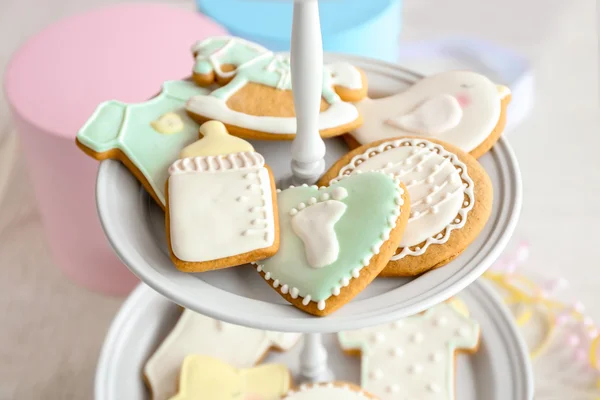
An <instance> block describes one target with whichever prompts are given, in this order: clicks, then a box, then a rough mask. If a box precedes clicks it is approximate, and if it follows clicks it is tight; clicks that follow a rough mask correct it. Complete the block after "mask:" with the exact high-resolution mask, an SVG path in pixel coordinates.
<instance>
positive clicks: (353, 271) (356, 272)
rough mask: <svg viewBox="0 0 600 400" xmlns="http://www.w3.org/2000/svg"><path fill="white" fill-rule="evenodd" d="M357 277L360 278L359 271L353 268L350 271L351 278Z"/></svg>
mask: <svg viewBox="0 0 600 400" xmlns="http://www.w3.org/2000/svg"><path fill="white" fill-rule="evenodd" d="M359 276H360V269H358V268H354V269H353V270H352V277H353V278H358V277H359Z"/></svg>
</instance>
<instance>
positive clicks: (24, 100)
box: [5, 4, 225, 295]
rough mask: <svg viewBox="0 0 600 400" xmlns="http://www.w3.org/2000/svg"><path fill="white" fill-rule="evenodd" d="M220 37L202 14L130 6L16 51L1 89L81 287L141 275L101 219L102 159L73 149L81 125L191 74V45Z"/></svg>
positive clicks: (44, 209) (58, 250) (127, 284)
mask: <svg viewBox="0 0 600 400" xmlns="http://www.w3.org/2000/svg"><path fill="white" fill-rule="evenodd" d="M222 34H225V30H224V29H223V28H221V27H220V26H218V25H217V24H216V23H214V22H212V21H211V20H209V19H208V18H206V17H204V16H202V15H200V14H198V13H196V12H192V11H186V10H183V9H179V8H173V7H170V6H166V5H159V4H144V5H142V4H139V5H138V4H128V5H120V6H113V7H106V8H102V9H98V10H95V11H92V12H88V13H84V14H79V15H76V16H74V17H70V18H67V19H64V20H62V21H60V22H58V23H56V24H54V25H52V26H50V27H49V28H47V29H45V30H44V31H42V32H41V33H40V34H38V35H37V36H35V37H33V38H32V39H30V40H29V41H28V42H27V43H26V44H25V45H24V46H23V47H22V48H21V49H20V50H19V51H17V52H16V53H15V55H14V56H13V58H12V60H11V62H10V64H9V66H8V68H7V72H6V75H5V90H6V95H7V97H8V101H9V103H10V105H11V107H12V111H13V116H14V120H15V124H16V127H17V130H18V132H19V133H20V134H21V140H22V143H23V148H24V149H25V157H26V160H27V162H28V165H29V170H30V175H31V178H32V180H33V185H34V189H35V193H36V196H37V199H38V202H39V207H40V210H41V213H42V217H43V221H44V226H45V228H46V231H47V234H48V241H49V243H50V246H51V249H52V251H53V254H54V257H55V260H56V261H57V263H58V265H60V266H61V267H62V268H63V269H64V271H65V273H66V274H67V275H68V276H69V277H71V278H72V279H73V280H75V281H76V282H78V283H80V284H82V285H83V286H85V287H87V288H90V289H92V290H96V291H100V292H103V293H106V294H116V295H122V294H126V293H128V292H129V291H130V290H131V289H132V288H133V287H134V285H135V284H136V283H137V279H136V278H135V277H134V276H133V275H132V274H131V273H130V272H129V271H128V270H127V268H126V267H125V266H124V265H123V264H122V263H121V262H120V261H119V260H118V258H117V257H116V256H115V255H114V253H113V251H112V249H111V248H110V246H109V244H108V241H107V240H106V238H105V236H104V233H103V231H102V228H101V226H100V223H99V221H98V217H97V214H96V202H95V183H96V172H97V168H98V162H96V161H95V160H93V159H91V158H89V157H88V156H86V155H85V154H83V152H81V150H79V149H78V148H77V147H76V145H75V135H76V133H77V131H78V129H79V128H80V127H81V126H82V125H83V124H84V123H85V121H86V120H87V118H88V117H89V116H90V115H91V114H92V112H93V111H94V109H95V108H96V106H97V105H98V104H99V103H101V102H102V101H105V100H110V99H116V100H121V101H125V102H140V101H144V100H146V99H148V98H150V97H152V96H153V95H155V94H156V93H158V92H159V90H160V86H161V84H162V82H163V81H165V80H170V79H179V78H182V77H185V76H188V75H189V74H190V70H191V67H192V63H191V62H192V58H191V54H190V47H191V45H192V44H193V43H194V41H196V40H198V39H202V38H204V37H207V36H212V35H222Z"/></svg>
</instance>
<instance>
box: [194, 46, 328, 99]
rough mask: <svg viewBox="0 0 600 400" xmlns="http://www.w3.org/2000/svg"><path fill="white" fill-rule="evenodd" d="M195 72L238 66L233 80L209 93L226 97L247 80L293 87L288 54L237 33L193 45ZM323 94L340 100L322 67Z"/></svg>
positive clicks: (325, 97)
mask: <svg viewBox="0 0 600 400" xmlns="http://www.w3.org/2000/svg"><path fill="white" fill-rule="evenodd" d="M194 51H195V54H196V63H195V65H194V72H195V73H198V74H209V73H211V72H213V71H215V70H220V68H221V67H222V66H223V65H227V64H231V65H234V66H236V67H237V69H236V71H235V76H234V78H233V80H232V81H231V82H230V83H228V84H227V85H225V86H223V87H222V88H219V89H217V90H215V91H214V92H212V93H211V94H210V95H211V96H214V97H217V98H219V99H222V100H227V99H228V98H229V97H230V96H231V95H233V94H234V93H235V92H237V91H238V90H239V89H240V88H241V87H243V86H244V85H245V84H246V83H248V82H254V83H259V84H262V85H266V86H271V87H274V88H277V89H280V90H291V88H292V80H291V73H290V71H291V67H290V59H289V55H287V54H274V53H273V52H271V51H269V50H267V49H265V48H264V47H262V46H260V45H258V44H255V43H252V42H248V41H246V40H243V39H240V38H235V37H215V38H209V39H206V40H203V41H202V42H200V43H199V44H198V45H196V46H195V48H194ZM322 79H323V89H322V95H323V98H324V99H325V101H327V102H328V103H329V104H333V103H335V102H338V101H340V97H339V96H338V95H337V93H335V90H334V89H333V85H332V80H331V73H330V72H329V71H328V70H327V69H326V68H324V70H323V78H322Z"/></svg>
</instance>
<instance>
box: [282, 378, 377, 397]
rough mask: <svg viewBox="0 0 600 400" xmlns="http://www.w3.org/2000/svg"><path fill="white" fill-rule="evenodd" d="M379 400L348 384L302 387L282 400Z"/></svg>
mask: <svg viewBox="0 0 600 400" xmlns="http://www.w3.org/2000/svg"><path fill="white" fill-rule="evenodd" d="M367 399H372V400H377V397H375V396H373V395H372V394H369V393H367V392H365V391H364V390H362V389H361V388H359V387H358V386H356V385H353V384H351V383H346V382H330V383H321V384H315V385H302V386H300V387H299V388H298V389H295V390H292V391H290V392H289V393H288V394H287V395H286V396H284V397H283V398H282V400H367Z"/></svg>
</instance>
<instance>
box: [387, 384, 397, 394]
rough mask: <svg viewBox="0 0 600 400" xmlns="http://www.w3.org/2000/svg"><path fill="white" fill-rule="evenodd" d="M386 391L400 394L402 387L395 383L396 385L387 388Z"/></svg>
mask: <svg viewBox="0 0 600 400" xmlns="http://www.w3.org/2000/svg"><path fill="white" fill-rule="evenodd" d="M386 391H387V392H388V393H398V392H400V385H398V384H397V383H394V384H392V385H390V386H388V387H387V388H386Z"/></svg>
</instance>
